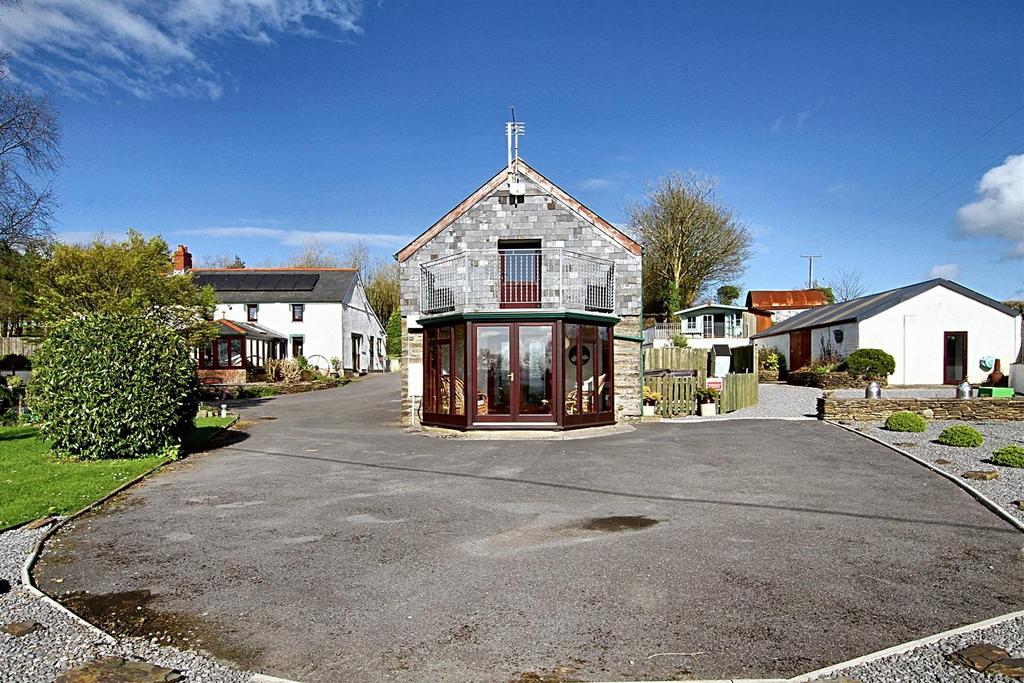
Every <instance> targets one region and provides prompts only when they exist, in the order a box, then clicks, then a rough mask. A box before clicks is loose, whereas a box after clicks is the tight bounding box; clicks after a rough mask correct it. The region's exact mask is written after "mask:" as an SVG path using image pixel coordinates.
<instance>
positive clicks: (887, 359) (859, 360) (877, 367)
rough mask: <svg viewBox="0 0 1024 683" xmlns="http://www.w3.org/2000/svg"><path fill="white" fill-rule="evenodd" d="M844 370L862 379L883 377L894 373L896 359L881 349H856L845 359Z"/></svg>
mask: <svg viewBox="0 0 1024 683" xmlns="http://www.w3.org/2000/svg"><path fill="white" fill-rule="evenodd" d="M846 369H847V370H848V371H849V372H850V373H851V374H854V375H860V376H863V377H885V376H887V375H891V374H892V373H894V372H896V359H895V358H893V357H892V356H891V355H889V354H888V353H886V352H885V351H883V350H882V349H857V350H856V351H854V352H853V353H851V354H850V355H849V356H847V357H846Z"/></svg>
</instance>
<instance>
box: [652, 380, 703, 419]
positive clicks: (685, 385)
mask: <svg viewBox="0 0 1024 683" xmlns="http://www.w3.org/2000/svg"><path fill="white" fill-rule="evenodd" d="M644 385H645V386H647V387H650V389H651V391H654V392H657V393H658V394H661V399H659V400H658V403H657V404H656V406H655V408H654V413H655V415H660V416H661V417H679V416H680V415H694V414H695V413H696V412H697V387H698V386H704V383H703V382H701V383H700V384H699V385H698V383H697V378H696V377H671V376H669V375H666V376H664V377H647V378H645V379H644Z"/></svg>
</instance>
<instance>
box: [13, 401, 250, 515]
mask: <svg viewBox="0 0 1024 683" xmlns="http://www.w3.org/2000/svg"><path fill="white" fill-rule="evenodd" d="M232 419H233V418H230V417H229V418H221V417H201V418H197V419H196V431H195V432H194V433H193V434H192V436H191V438H189V439H188V440H187V442H186V444H185V451H186V452H188V451H195V450H197V449H198V448H199V447H201V446H202V444H203V442H205V441H206V440H208V439H209V438H210V437H211V436H213V435H214V434H215V433H216V432H217V431H218V430H219V429H220V428H221V427H224V426H225V425H227V424H228V423H230V422H231V420H232ZM166 460H167V458H163V457H159V456H156V457H151V458H138V459H131V460H91V461H86V462H71V461H62V460H57V459H55V458H53V457H52V456H51V455H50V448H49V445H48V444H47V443H46V442H45V441H44V440H43V439H42V438H41V437H40V436H39V433H38V431H37V430H36V429H35V428H34V427H0V529H4V528H6V527H9V526H12V525H14V524H20V523H21V522H25V521H28V520H31V519H36V518H37V517H42V516H44V515H48V514H59V515H65V514H69V513H72V512H75V511H76V510H80V509H82V508H83V507H85V506H86V505H88V504H89V503H91V502H93V501H94V500H97V499H99V498H102V497H103V496H105V495H106V494H108V493H110V492H111V491H113V490H114V489H116V488H117V487H118V486H121V485H122V484H124V483H125V482H127V481H129V480H131V479H134V478H135V477H137V476H139V475H140V474H142V473H143V472H145V471H147V470H149V469H151V468H152V467H154V466H156V465H158V464H160V463H162V462H165V461H166Z"/></svg>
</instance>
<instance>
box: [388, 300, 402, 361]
mask: <svg viewBox="0 0 1024 683" xmlns="http://www.w3.org/2000/svg"><path fill="white" fill-rule="evenodd" d="M387 334H388V357H389V358H398V357H400V356H401V355H402V314H401V313H399V312H398V309H397V308H396V309H395V310H394V312H393V313H392V314H391V317H390V318H388V328H387Z"/></svg>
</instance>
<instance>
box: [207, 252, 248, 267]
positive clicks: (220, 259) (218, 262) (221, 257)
mask: <svg viewBox="0 0 1024 683" xmlns="http://www.w3.org/2000/svg"><path fill="white" fill-rule="evenodd" d="M199 267H200V268H217V269H235V268H245V261H243V260H242V259H241V258H240V257H239V256H238V254H235V255H234V256H231V255H229V254H217V255H216V256H211V257H210V258H206V259H203V260H202V261H200V262H199Z"/></svg>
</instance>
